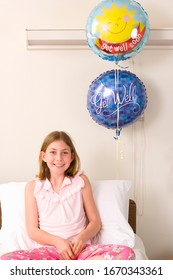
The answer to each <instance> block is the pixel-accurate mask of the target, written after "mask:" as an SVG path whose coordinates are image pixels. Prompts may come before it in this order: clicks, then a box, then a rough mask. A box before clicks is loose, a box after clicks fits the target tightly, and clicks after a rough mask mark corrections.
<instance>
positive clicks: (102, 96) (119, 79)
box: [87, 70, 147, 131]
mask: <svg viewBox="0 0 173 280" xmlns="http://www.w3.org/2000/svg"><path fill="white" fill-rule="evenodd" d="M146 106H147V95H146V88H145V86H144V84H143V83H142V82H141V80H140V79H139V78H138V77H137V76H136V75H135V74H133V73H131V72H129V71H126V70H110V71H107V72H104V73H103V74H101V75H100V76H98V77H97V78H96V79H95V80H94V81H93V82H92V83H91V85H90V86H89V90H88V94H87V109H88V111H89V113H90V116H91V117H92V118H93V120H94V121H96V122H97V123H98V124H100V125H102V126H104V127H106V128H111V129H116V130H117V131H118V130H120V129H121V128H122V127H124V126H127V125H129V124H132V123H133V122H135V121H136V120H137V119H139V118H140V117H141V115H142V114H143V112H144V110H145V108H146Z"/></svg>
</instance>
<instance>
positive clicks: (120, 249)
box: [0, 244, 135, 260]
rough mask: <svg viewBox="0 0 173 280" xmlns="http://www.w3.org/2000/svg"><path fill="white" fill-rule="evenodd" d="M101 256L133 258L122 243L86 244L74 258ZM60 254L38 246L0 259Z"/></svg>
mask: <svg viewBox="0 0 173 280" xmlns="http://www.w3.org/2000/svg"><path fill="white" fill-rule="evenodd" d="M95 256H101V257H102V258H103V259H105V260H135V253H134V251H133V250H132V249H131V248H129V247H127V246H122V245H113V244H108V245H103V244H97V245H87V246H86V248H85V249H84V250H83V251H82V252H81V253H80V254H79V255H78V256H77V258H76V260H87V259H90V258H91V257H95ZM59 259H60V256H59V254H58V252H57V250H56V248H55V247H50V246H49V247H40V248H35V249H33V250H17V251H13V252H10V253H7V254H4V255H2V256H1V257H0V260H59Z"/></svg>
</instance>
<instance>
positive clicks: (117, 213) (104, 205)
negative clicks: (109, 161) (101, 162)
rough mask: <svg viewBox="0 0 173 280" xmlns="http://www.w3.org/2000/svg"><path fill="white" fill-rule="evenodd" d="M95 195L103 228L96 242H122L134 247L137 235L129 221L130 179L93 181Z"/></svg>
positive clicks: (95, 239)
mask: <svg viewBox="0 0 173 280" xmlns="http://www.w3.org/2000/svg"><path fill="white" fill-rule="evenodd" d="M91 185H92V189H93V195H94V198H95V202H96V205H97V208H98V210H99V213H100V217H101V221H102V228H101V231H100V232H99V234H98V235H97V236H96V238H94V243H99V244H109V243H110V244H112V243H113V244H121V245H126V246H129V247H131V248H132V247H133V246H134V243H135V235H134V232H133V230H132V228H131V227H130V225H129V223H128V210H129V189H130V187H131V182H130V181H128V180H104V181H93V182H92V183H91Z"/></svg>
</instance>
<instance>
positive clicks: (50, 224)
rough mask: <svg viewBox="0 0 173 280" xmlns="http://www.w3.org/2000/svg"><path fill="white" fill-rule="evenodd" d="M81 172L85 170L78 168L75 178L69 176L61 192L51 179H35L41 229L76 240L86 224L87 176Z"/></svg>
mask: <svg viewBox="0 0 173 280" xmlns="http://www.w3.org/2000/svg"><path fill="white" fill-rule="evenodd" d="M80 175H81V172H78V173H77V175H76V176H75V177H74V178H69V177H65V179H64V181H63V184H62V187H61V189H60V192H59V193H56V192H55V191H54V190H53V188H52V186H51V183H50V181H49V180H48V179H46V180H45V181H41V180H39V179H35V190H34V195H35V198H36V201H37V205H38V211H39V227H40V229H43V230H45V231H47V232H48V233H50V234H53V235H57V236H59V237H62V238H65V239H68V240H72V239H73V237H74V236H75V235H77V234H78V233H79V232H81V231H82V230H83V229H84V228H85V227H86V221H87V219H86V215H85V211H84V208H83V199H82V191H81V190H82V188H83V187H84V180H83V179H82V178H81V176H80ZM88 243H90V242H88Z"/></svg>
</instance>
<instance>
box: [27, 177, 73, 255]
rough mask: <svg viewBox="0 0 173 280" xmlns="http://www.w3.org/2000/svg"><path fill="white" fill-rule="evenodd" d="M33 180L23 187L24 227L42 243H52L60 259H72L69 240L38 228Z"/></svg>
mask: <svg viewBox="0 0 173 280" xmlns="http://www.w3.org/2000/svg"><path fill="white" fill-rule="evenodd" d="M34 187H35V182H34V181H31V182H29V183H28V184H27V185H26V188H25V215H26V227H27V231H28V234H29V236H30V238H31V239H32V240H34V241H36V242H38V243H40V244H43V245H52V246H55V247H56V248H57V251H58V253H59V254H60V257H61V259H74V257H75V256H74V254H73V251H72V245H71V243H70V242H69V241H67V240H65V239H63V238H61V237H58V236H55V235H52V234H49V233H48V232H46V231H44V230H42V229H40V228H39V222H38V217H39V213H38V207H37V202H36V199H35V197H34Z"/></svg>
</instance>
